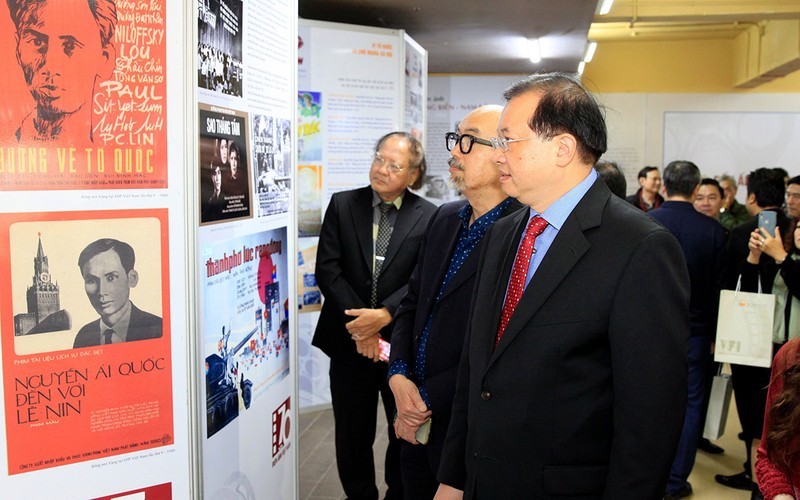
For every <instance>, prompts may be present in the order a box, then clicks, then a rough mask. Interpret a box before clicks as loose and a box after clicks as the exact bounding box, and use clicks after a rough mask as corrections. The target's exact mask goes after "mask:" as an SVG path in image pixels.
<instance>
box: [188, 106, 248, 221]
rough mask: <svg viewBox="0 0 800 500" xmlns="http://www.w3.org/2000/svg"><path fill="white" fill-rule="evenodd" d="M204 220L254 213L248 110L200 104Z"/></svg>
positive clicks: (201, 179)
mask: <svg viewBox="0 0 800 500" xmlns="http://www.w3.org/2000/svg"><path fill="white" fill-rule="evenodd" d="M199 143H200V172H199V174H200V223H201V225H202V224H207V223H212V222H219V221H226V220H231V219H241V218H245V217H250V214H251V209H250V174H249V173H248V172H249V161H248V158H247V157H248V154H247V152H248V151H249V149H248V147H247V120H246V118H245V116H244V113H241V112H237V111H233V110H230V109H224V108H219V107H216V106H203V105H201V107H200V141H199Z"/></svg>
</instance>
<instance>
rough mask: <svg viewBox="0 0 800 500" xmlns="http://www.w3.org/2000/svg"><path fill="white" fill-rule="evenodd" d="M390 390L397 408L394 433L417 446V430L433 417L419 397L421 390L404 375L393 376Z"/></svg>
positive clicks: (390, 381) (390, 380)
mask: <svg viewBox="0 0 800 500" xmlns="http://www.w3.org/2000/svg"><path fill="white" fill-rule="evenodd" d="M389 388H390V389H391V390H392V394H394V402H395V405H396V406H397V419H396V420H395V421H394V433H395V434H396V435H397V437H399V438H400V439H403V440H405V441H408V442H409V443H411V444H417V440H416V438H415V437H414V435H415V434H416V433H417V429H419V426H420V425H422V424H423V423H424V422H425V421H426V420H428V419H429V418H430V417H431V412H430V410H428V407H427V406H426V405H425V402H424V401H423V400H422V396H420V395H419V389H418V388H417V386H416V385H415V384H414V382H412V381H410V380H409V379H408V378H406V377H405V376H404V375H400V374H397V375H392V376H391V378H389Z"/></svg>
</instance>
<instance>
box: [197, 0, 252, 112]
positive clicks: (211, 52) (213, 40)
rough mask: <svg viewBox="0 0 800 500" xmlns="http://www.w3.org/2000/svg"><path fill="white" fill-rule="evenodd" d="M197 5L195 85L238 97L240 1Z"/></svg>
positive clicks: (211, 0)
mask: <svg viewBox="0 0 800 500" xmlns="http://www.w3.org/2000/svg"><path fill="white" fill-rule="evenodd" d="M197 4H198V9H197V23H198V42H199V44H198V46H197V85H198V86H199V87H200V88H203V89H208V90H211V91H213V92H217V93H219V94H226V95H232V96H237V97H242V74H243V73H244V71H243V67H242V0H200V1H198V2H197Z"/></svg>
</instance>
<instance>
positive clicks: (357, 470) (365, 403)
mask: <svg viewBox="0 0 800 500" xmlns="http://www.w3.org/2000/svg"><path fill="white" fill-rule="evenodd" d="M424 176H425V156H424V153H423V151H422V146H421V145H420V143H419V141H418V140H417V139H415V138H414V137H413V136H411V135H410V134H407V133H404V132H392V133H390V134H387V135H385V136H384V137H382V138H381V139H380V140H379V141H378V143H377V145H376V147H375V153H374V156H373V159H372V167H371V169H370V172H369V178H370V185H369V186H366V187H363V188H360V189H354V190H352V191H344V192H340V193H336V194H334V195H333V197H332V198H331V202H330V205H328V209H327V211H326V212H325V219H324V220H323V223H322V230H321V232H320V237H319V246H318V249H317V267H316V273H315V274H316V278H317V283H318V284H319V288H320V290H321V291H322V294H323V295H324V297H325V302H324V303H323V305H322V312H321V314H320V317H319V322H318V323H317V329H316V331H315V333H314V339H313V341H312V344H313V345H314V346H316V347H318V348H320V349H322V351H323V352H325V354H327V355H328V356H329V357H330V358H331V365H330V386H331V400H332V403H333V416H334V420H335V425H336V429H335V436H336V465H337V467H338V470H339V479H340V480H341V481H342V486H343V488H344V492H345V494H346V495H347V497H348V498H352V499H356V498H358V499H376V498H378V489H377V487H376V485H375V467H374V459H373V455H372V445H373V442H374V441H375V426H376V419H377V404H378V393H380V394H381V399H382V400H383V406H384V410H385V411H386V418H387V420H388V421H389V422H391V419H392V417H393V415H394V412H395V405H394V398H393V397H392V392H391V390H389V385H388V383H387V380H386V376H387V368H388V366H387V365H386V363H378V362H377V361H378V360H379V354H380V344H379V341H380V340H381V339H385V340H387V341H390V340H391V328H390V326H389V325H390V323H391V321H392V315H393V314H394V312H395V310H396V309H397V306H398V305H399V304H400V299H402V298H403V295H405V293H406V289H407V283H408V278H409V276H410V275H411V272H412V271H413V270H414V266H415V265H416V263H417V254H418V253H419V247H420V244H421V243H422V237H423V235H424V233H425V227H426V226H427V224H428V219H429V218H430V216H431V214H432V213H433V212H434V210H435V209H436V207H435V206H434V205H432V204H431V203H429V202H427V201H425V200H423V199H422V198H420V197H418V196H417V195H415V194H413V193H411V192H409V191H408V187H409V186H410V187H412V188H419V186H420V185H421V184H422V179H423V177H424ZM385 474H386V476H385V477H386V484H387V486H388V491H387V496H386V497H387V498H402V484H401V480H400V442H399V440H398V439H397V437H396V436H395V435H394V432H392V430H391V429H390V430H389V446H388V448H387V451H386V464H385Z"/></svg>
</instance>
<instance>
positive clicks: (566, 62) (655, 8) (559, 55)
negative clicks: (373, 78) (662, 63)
mask: <svg viewBox="0 0 800 500" xmlns="http://www.w3.org/2000/svg"><path fill="white" fill-rule="evenodd" d="M599 3H600V2H599V1H598V0H435V1H427V2H422V1H421V0H299V14H300V17H302V18H305V19H315V20H320V21H331V22H339V23H347V24H358V25H364V26H376V27H382V28H393V29H404V30H406V32H407V33H408V34H409V35H411V37H412V38H414V40H416V41H417V43H419V44H420V45H422V46H423V47H424V48H425V49H427V50H428V71H429V72H430V73H532V72H536V71H542V70H544V71H575V70H576V69H577V67H578V63H579V62H580V60H581V59H582V58H583V56H584V53H585V50H586V46H587V40H593V41H597V42H599V43H600V47H602V43H603V42H608V41H615V42H625V41H630V42H636V41H639V40H698V41H702V40H706V39H710V38H723V39H731V40H732V39H733V38H735V37H736V35H738V34H739V33H741V32H743V31H744V30H746V29H747V28H748V27H751V26H754V25H757V24H759V23H762V22H764V21H768V20H785V19H796V20H800V1H798V0H671V1H670V0H616V1H615V2H614V4H613V6H612V8H611V11H610V12H609V13H608V14H607V15H605V16H600V15H598V14H597V13H596V12H597V10H598V8H599ZM531 37H538V38H539V39H540V45H541V52H542V58H543V59H542V61H541V62H540V63H538V64H534V63H532V62H531V61H529V60H528V44H527V39H528V38H531ZM598 50H600V49H598Z"/></svg>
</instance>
